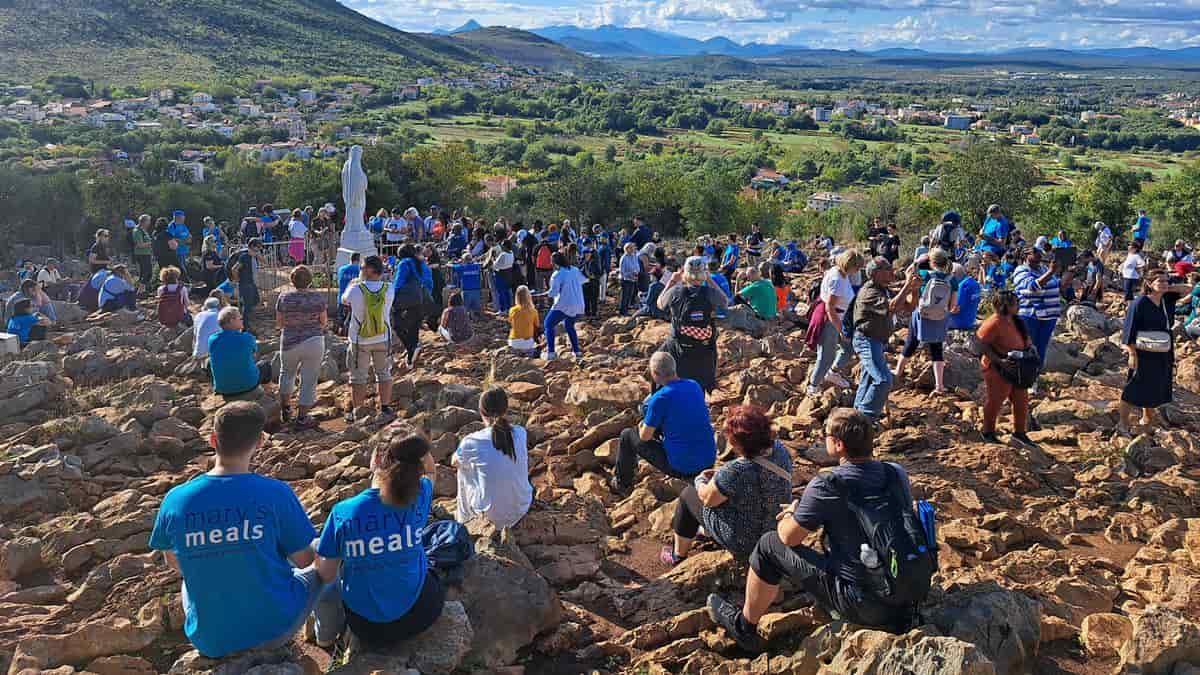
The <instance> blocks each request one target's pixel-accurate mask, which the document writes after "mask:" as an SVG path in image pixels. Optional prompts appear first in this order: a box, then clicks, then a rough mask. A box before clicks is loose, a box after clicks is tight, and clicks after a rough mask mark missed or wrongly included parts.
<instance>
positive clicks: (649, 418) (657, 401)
mask: <svg viewBox="0 0 1200 675" xmlns="http://www.w3.org/2000/svg"><path fill="white" fill-rule="evenodd" d="M663 391H664V390H662V389H659V390H658V391H657V392H655V393H654V395H653V396H651V397H650V398H648V399H646V416H645V418H644V419H643V420H642V423H643V424H645V425H646V426H648V427H654V428H655V429H661V428H662V424H663V422H664V421H665V419H666V416H667V411H666V405H665V404H664V403H663Z"/></svg>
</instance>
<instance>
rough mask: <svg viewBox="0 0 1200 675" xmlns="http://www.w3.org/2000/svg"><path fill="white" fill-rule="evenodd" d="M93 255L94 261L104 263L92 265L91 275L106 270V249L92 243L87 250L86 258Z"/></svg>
mask: <svg viewBox="0 0 1200 675" xmlns="http://www.w3.org/2000/svg"><path fill="white" fill-rule="evenodd" d="M93 255H95V256H96V260H104V261H105V262H103V263H101V264H99V265H96V264H93V265H92V274H95V273H96V272H99V271H100V270H102V269H106V268H108V262H107V261H108V247H107V246H105V245H104V244H101V243H100V242H98V241H97V242H93V243H92V246H91V248H89V249H88V257H91V256H93Z"/></svg>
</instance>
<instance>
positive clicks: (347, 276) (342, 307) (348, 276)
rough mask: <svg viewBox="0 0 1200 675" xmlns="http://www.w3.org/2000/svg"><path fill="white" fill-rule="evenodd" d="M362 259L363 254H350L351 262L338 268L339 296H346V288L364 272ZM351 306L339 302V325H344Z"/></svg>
mask: <svg viewBox="0 0 1200 675" xmlns="http://www.w3.org/2000/svg"><path fill="white" fill-rule="evenodd" d="M361 261H362V254H360V253H357V252H356V253H352V254H350V262H349V263H347V264H345V265H342V266H341V267H339V268H338V271H337V279H338V298H343V297H345V296H346V289H347V288H348V287H349V286H350V282H351V281H354V280H355V279H357V278H358V275H359V274H360V273H361V272H362V267H361V266H360V265H359V263H360V262H361ZM348 309H349V306H348V305H346V304H343V303H342V302H340V301H339V302H338V326H343V325H344V324H345V323H346V317H347V316H348V315H349V312H348V311H347V310H348Z"/></svg>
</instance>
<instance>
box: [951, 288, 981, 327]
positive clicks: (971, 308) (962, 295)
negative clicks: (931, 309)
mask: <svg viewBox="0 0 1200 675" xmlns="http://www.w3.org/2000/svg"><path fill="white" fill-rule="evenodd" d="M982 295H983V289H982V288H980V287H979V282H978V281H976V280H975V279H974V277H969V276H968V277H963V280H962V281H961V282H960V283H959V284H958V312H957V313H955V314H950V315H949V319H950V328H951V329H954V330H974V328H975V319H976V318H977V317H978V316H979V300H980V297H981V296H982Z"/></svg>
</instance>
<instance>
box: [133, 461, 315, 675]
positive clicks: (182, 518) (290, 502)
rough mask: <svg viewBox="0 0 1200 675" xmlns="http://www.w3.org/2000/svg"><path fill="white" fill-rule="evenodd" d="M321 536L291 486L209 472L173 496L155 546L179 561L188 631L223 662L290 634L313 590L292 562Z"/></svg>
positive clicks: (162, 510)
mask: <svg viewBox="0 0 1200 675" xmlns="http://www.w3.org/2000/svg"><path fill="white" fill-rule="evenodd" d="M314 537H316V530H314V529H313V526H312V523H310V522H309V521H308V516H307V515H305V513H304V507H303V506H301V505H300V500H298V499H297V498H296V494H295V493H294V492H292V489H291V488H290V487H288V485H287V483H284V482H281V481H278V480H275V479H273V478H267V477H265V476H259V475H258V474H253V473H243V474H236V475H232V476H210V475H208V474H203V475H200V476H197V477H196V478H193V479H192V480H190V481H188V482H187V483H184V484H183V485H180V486H177V487H175V488H174V489H172V490H171V491H170V492H168V493H167V496H166V498H165V499H163V502H162V506H161V507H159V510H158V517H157V518H156V519H155V521H154V532H153V533H151V535H150V548H152V549H155V550H159V551H172V552H174V553H175V555H176V556H177V557H178V558H179V567H180V569H181V570H182V571H183V582H184V586H185V588H186V590H187V599H188V603H187V605H186V606H185V607H184V611H185V612H186V613H187V620H186V621H185V622H184V632H185V633H187V636H188V639H189V640H191V641H192V644H193V645H195V646H196V649H198V650H199V651H200V653H201V654H203V655H205V656H208V657H211V658H218V657H221V656H225V655H226V654H230V653H233V652H236V651H240V650H243V649H248V648H250V647H253V646H255V645H258V644H262V643H263V642H266V641H268V640H273V639H275V638H277V637H279V636H280V635H282V634H283V633H284V632H285V631H287V630H288V629H289V628H291V627H292V626H293V625H294V624H295V622H296V617H297V616H298V615H299V614H300V612H301V611H303V609H304V604H305V600H306V599H307V597H308V590H307V589H306V588H305V586H304V585H303V584H302V583H301V582H300V581H298V580H297V579H296V577H295V574H294V572H293V567H292V565H291V563H290V562H289V561H288V560H287V556H290V555H293V554H296V553H299V552H300V551H303V550H304V549H305V548H307V547H308V546H309V545H310V544H311V543H312V540H313V538H314Z"/></svg>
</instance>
